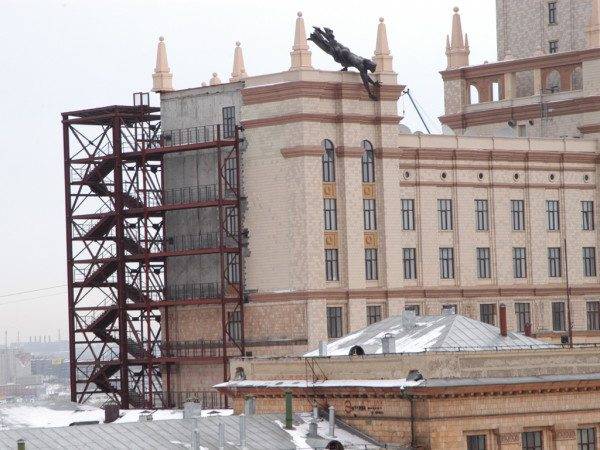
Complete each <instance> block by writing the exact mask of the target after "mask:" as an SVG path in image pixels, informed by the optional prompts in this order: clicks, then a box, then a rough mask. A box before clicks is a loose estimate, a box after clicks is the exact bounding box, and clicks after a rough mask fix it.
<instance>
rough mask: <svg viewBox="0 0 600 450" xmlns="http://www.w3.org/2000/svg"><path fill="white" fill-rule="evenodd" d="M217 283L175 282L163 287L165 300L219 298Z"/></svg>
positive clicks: (219, 292)
mask: <svg viewBox="0 0 600 450" xmlns="http://www.w3.org/2000/svg"><path fill="white" fill-rule="evenodd" d="M220 295H221V291H220V289H219V283H189V284H175V285H170V286H167V287H166V288H165V300H193V299H199V298H219V297H220Z"/></svg>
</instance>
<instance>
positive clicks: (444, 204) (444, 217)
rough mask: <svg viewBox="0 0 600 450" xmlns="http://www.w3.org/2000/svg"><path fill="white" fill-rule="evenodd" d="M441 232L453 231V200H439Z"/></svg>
mask: <svg viewBox="0 0 600 450" xmlns="http://www.w3.org/2000/svg"><path fill="white" fill-rule="evenodd" d="M438 216H439V223H440V230H451V229H452V200H449V199H443V200H438Z"/></svg>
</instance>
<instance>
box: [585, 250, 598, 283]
mask: <svg viewBox="0 0 600 450" xmlns="http://www.w3.org/2000/svg"><path fill="white" fill-rule="evenodd" d="M583 276H585V277H595V276H596V247H583Z"/></svg>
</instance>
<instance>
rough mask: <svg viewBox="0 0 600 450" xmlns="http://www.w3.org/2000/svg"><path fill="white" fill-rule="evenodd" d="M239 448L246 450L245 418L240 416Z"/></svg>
mask: <svg viewBox="0 0 600 450" xmlns="http://www.w3.org/2000/svg"><path fill="white" fill-rule="evenodd" d="M240 447H241V449H242V450H247V448H248V447H247V446H246V416H245V415H244V414H242V415H240Z"/></svg>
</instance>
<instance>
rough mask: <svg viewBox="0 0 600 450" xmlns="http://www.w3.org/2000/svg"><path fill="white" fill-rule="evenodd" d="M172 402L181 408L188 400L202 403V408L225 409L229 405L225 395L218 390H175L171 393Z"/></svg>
mask: <svg viewBox="0 0 600 450" xmlns="http://www.w3.org/2000/svg"><path fill="white" fill-rule="evenodd" d="M171 402H172V403H173V404H174V406H175V407H178V408H181V407H183V404H184V403H186V402H194V403H200V404H202V409H225V408H226V407H227V402H226V397H225V395H223V394H221V393H219V392H218V391H212V390H202V391H175V392H172V393H171Z"/></svg>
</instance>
